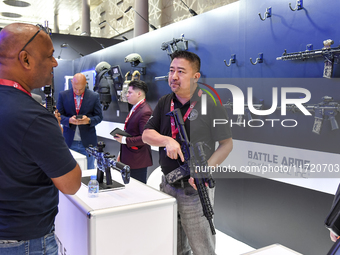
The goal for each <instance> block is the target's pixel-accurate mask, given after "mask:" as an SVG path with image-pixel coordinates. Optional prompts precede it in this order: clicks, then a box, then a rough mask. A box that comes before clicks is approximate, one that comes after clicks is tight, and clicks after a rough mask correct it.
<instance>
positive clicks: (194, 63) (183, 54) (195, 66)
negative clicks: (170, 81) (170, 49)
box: [171, 50, 201, 72]
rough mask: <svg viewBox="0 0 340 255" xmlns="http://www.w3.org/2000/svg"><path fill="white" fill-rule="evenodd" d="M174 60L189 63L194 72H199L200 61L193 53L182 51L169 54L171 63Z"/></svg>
mask: <svg viewBox="0 0 340 255" xmlns="http://www.w3.org/2000/svg"><path fill="white" fill-rule="evenodd" d="M175 58H184V59H186V60H188V61H189V62H190V63H191V65H192V68H193V69H196V72H199V71H200V70H201V59H200V57H199V56H197V55H196V54H195V53H193V52H190V51H184V50H179V51H175V52H174V53H172V54H171V61H172V60H174V59H175Z"/></svg>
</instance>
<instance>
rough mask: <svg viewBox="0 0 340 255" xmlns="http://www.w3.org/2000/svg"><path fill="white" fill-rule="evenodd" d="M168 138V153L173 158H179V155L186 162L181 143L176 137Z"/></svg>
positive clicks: (166, 147) (166, 148)
mask: <svg viewBox="0 0 340 255" xmlns="http://www.w3.org/2000/svg"><path fill="white" fill-rule="evenodd" d="M168 138H169V139H167V142H166V146H165V150H166V155H167V156H168V157H169V158H171V159H177V158H178V156H179V157H180V158H181V160H182V162H184V156H183V153H182V149H181V145H180V144H179V143H178V142H177V141H176V140H175V139H173V138H171V137H168Z"/></svg>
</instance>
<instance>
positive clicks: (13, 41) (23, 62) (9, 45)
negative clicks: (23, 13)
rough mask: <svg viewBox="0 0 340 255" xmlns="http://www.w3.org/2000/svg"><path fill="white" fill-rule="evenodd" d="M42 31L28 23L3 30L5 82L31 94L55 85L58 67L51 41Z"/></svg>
mask: <svg viewBox="0 0 340 255" xmlns="http://www.w3.org/2000/svg"><path fill="white" fill-rule="evenodd" d="M39 30H40V28H39V27H37V26H34V25H30V24H24V23H12V24H10V25H8V26H6V27H4V28H3V29H2V30H1V32H0V42H1V43H0V78H1V79H8V80H13V81H16V82H18V83H20V84H21V85H22V86H23V87H24V88H25V89H26V90H28V91H31V90H32V89H34V88H41V87H43V86H45V85H51V83H52V77H53V76H52V74H51V73H52V71H53V67H56V66H57V65H58V63H57V62H56V60H55V59H54V57H53V52H54V49H53V44H52V41H51V39H50V37H49V36H48V35H47V34H46V33H45V32H43V31H42V30H40V31H39ZM38 31H39V33H37V32H38ZM34 35H35V37H34V38H33V36H34ZM31 38H33V39H32V40H31V41H30V39H31ZM28 42H29V43H28ZM26 44H27V45H26ZM25 45H26V47H25V48H24V49H23V47H24V46H25Z"/></svg>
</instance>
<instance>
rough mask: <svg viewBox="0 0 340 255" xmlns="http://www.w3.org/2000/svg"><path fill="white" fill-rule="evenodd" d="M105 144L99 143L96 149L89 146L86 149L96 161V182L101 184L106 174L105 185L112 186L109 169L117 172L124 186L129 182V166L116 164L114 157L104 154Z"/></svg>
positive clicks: (107, 153) (120, 163)
mask: <svg viewBox="0 0 340 255" xmlns="http://www.w3.org/2000/svg"><path fill="white" fill-rule="evenodd" d="M104 147H105V143H104V142H101V141H99V142H98V144H97V147H93V146H92V145H90V146H89V147H88V148H86V151H87V153H88V154H89V155H90V156H93V157H95V158H96V160H97V181H98V182H99V183H103V179H104V173H105V174H106V184H107V185H111V184H112V177H111V171H110V168H111V167H112V168H113V169H115V170H117V171H119V172H120V173H121V175H122V179H123V181H124V183H125V184H128V183H129V182H130V166H128V165H125V164H123V163H122V162H117V161H116V160H115V159H114V158H115V156H114V155H110V153H109V152H104Z"/></svg>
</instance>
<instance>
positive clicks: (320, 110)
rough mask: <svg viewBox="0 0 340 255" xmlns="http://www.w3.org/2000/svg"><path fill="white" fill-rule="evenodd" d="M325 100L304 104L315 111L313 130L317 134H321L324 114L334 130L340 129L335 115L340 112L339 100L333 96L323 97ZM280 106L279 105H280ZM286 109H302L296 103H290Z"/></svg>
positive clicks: (292, 110)
mask: <svg viewBox="0 0 340 255" xmlns="http://www.w3.org/2000/svg"><path fill="white" fill-rule="evenodd" d="M322 100H323V102H321V103H318V104H313V105H307V104H303V106H304V107H305V108H306V109H307V110H308V111H309V112H314V113H315V115H314V124H313V130H312V131H313V132H314V133H316V134H318V135H319V134H320V131H321V128H322V124H323V120H324V116H326V117H327V119H328V120H329V121H330V122H331V125H332V130H336V129H339V125H338V123H337V121H336V119H335V116H336V115H337V113H338V112H340V104H339V103H338V102H335V101H333V98H332V97H329V96H324V97H322ZM278 108H279V107H278ZM286 109H287V110H289V111H291V112H293V113H295V112H299V111H300V109H299V108H298V107H297V106H296V105H295V104H292V105H290V104H288V105H287V106H286Z"/></svg>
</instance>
